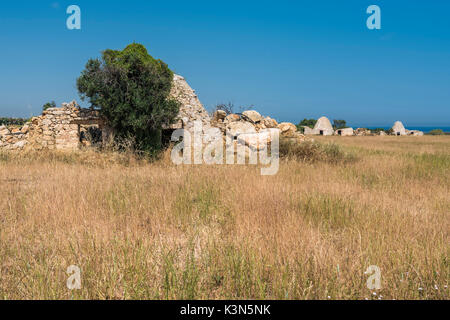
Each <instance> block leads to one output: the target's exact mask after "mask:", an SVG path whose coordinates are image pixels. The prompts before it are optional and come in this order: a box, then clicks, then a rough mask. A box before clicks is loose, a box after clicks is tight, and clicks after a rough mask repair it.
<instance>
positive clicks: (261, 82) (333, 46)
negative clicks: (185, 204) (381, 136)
mask: <svg viewBox="0 0 450 320" xmlns="http://www.w3.org/2000/svg"><path fill="white" fill-rule="evenodd" d="M71 4H76V5H78V6H79V7H80V8H81V18H82V22H81V23H82V24H81V28H82V29H81V30H68V29H67V27H66V20H67V17H68V16H69V15H68V14H66V9H67V7H68V6H69V5H71ZM372 4H376V5H378V6H379V7H380V8H381V20H382V21H381V23H382V25H381V27H382V28H381V30H369V29H368V28H367V26H366V20H367V18H368V17H369V15H368V14H367V13H366V9H367V7H368V6H369V5H372ZM449 17H450V1H446V0H434V1H418V0H414V1H412V0H403V1H401V0H389V1H387V0H386V1H381V0H370V1H364V0H359V1H357V0H346V1H335V0H327V1H325V0H316V1H312V0H311V1H282V0H277V1H264V0H258V1H245V0H241V1H234V0H227V1H213V0H209V1H195V0H191V1H177V0H172V1H163V0H160V1H152V0H145V1H144V0H142V1H139V0H127V1H119V0H110V1H101V0H89V1H84V0H71V1H70V2H69V1H57V0H54V1H46V0H40V1H35V0H30V1H24V0H16V1H1V2H0V42H1V44H2V46H1V48H0V61H1V62H0V66H1V69H0V70H1V73H0V88H1V89H0V116H16V117H28V116H30V115H31V114H34V115H37V114H40V111H41V107H42V105H43V104H44V103H45V102H47V101H51V100H55V101H56V102H57V103H58V104H60V103H62V102H64V101H70V100H73V99H77V100H79V96H78V93H77V90H76V87H75V82H76V78H77V77H78V76H79V74H80V72H81V70H82V69H83V67H84V65H85V63H86V62H87V60H88V59H89V58H91V57H98V56H99V55H100V52H101V51H102V50H104V49H106V48H111V49H122V48H124V47H125V46H126V45H127V44H129V43H131V42H139V43H142V44H144V45H145V46H146V47H147V49H148V50H149V52H150V54H152V55H153V56H154V57H155V58H159V59H162V60H163V61H165V62H166V63H168V64H169V67H170V68H171V69H172V70H174V71H175V72H176V73H178V74H181V75H183V76H184V77H185V78H186V79H187V80H188V82H189V84H190V85H191V86H192V87H193V88H194V89H196V91H197V93H198V95H199V97H200V99H201V101H202V102H203V104H204V105H205V106H206V107H207V108H208V109H211V108H212V107H213V106H214V105H216V104H217V103H221V102H229V101H231V102H233V103H234V104H235V105H236V106H241V105H242V106H251V105H253V106H254V107H253V108H254V109H256V110H258V111H260V112H261V113H262V114H263V115H269V116H272V117H274V118H275V119H277V120H279V121H290V122H294V123H297V122H299V121H300V120H301V119H303V118H318V117H320V116H322V115H325V116H327V117H329V118H330V119H345V120H347V123H348V124H350V125H353V126H355V127H356V126H386V125H392V123H393V122H394V121H395V120H401V121H403V122H404V123H405V124H406V125H407V126H408V125H409V126H434V125H435V126H450V18H449Z"/></svg>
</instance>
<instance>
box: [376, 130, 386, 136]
mask: <svg viewBox="0 0 450 320" xmlns="http://www.w3.org/2000/svg"><path fill="white" fill-rule="evenodd" d="M378 135H379V136H387V133H386V132H384V131H380V132H378Z"/></svg>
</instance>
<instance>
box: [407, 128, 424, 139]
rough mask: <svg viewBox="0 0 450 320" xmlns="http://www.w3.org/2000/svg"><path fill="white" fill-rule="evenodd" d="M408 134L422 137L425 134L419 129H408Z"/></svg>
mask: <svg viewBox="0 0 450 320" xmlns="http://www.w3.org/2000/svg"><path fill="white" fill-rule="evenodd" d="M406 134H407V135H408V136H414V137H422V136H423V135H424V133H423V131H419V130H406Z"/></svg>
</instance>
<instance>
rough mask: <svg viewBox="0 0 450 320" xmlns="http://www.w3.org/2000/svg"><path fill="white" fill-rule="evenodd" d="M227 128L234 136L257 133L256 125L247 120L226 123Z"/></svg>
mask: <svg viewBox="0 0 450 320" xmlns="http://www.w3.org/2000/svg"><path fill="white" fill-rule="evenodd" d="M226 130H227V132H228V133H229V134H231V135H232V136H233V137H238V136H239V135H240V134H246V133H256V132H257V131H256V127H255V126H254V125H253V124H252V123H250V122H247V121H234V122H230V123H228V124H227V125H226Z"/></svg>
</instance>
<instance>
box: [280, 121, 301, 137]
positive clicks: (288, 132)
mask: <svg viewBox="0 0 450 320" xmlns="http://www.w3.org/2000/svg"><path fill="white" fill-rule="evenodd" d="M278 129H280V131H281V135H283V136H293V135H294V134H295V133H296V132H297V127H296V126H295V124H293V123H290V122H282V123H280V124H279V125H278Z"/></svg>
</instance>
